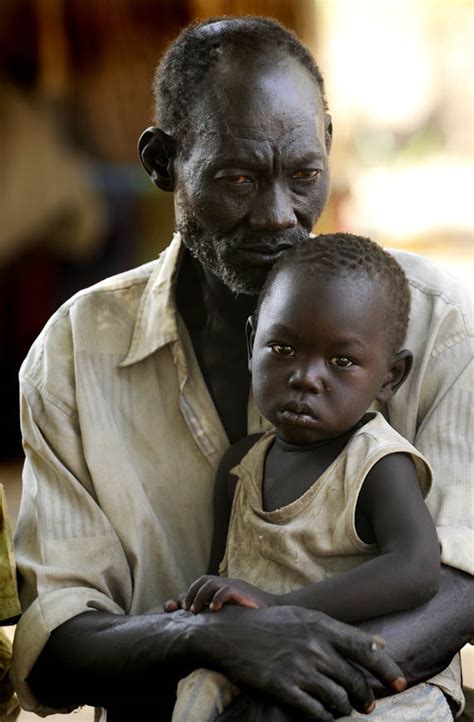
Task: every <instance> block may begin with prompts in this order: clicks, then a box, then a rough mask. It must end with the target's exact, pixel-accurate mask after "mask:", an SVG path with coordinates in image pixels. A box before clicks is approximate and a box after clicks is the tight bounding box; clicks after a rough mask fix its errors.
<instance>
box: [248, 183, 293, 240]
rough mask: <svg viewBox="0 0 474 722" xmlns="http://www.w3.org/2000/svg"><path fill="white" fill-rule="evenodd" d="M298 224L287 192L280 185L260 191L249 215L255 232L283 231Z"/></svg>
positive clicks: (276, 184)
mask: <svg viewBox="0 0 474 722" xmlns="http://www.w3.org/2000/svg"><path fill="white" fill-rule="evenodd" d="M297 223H298V219H297V218H296V215H295V212H294V209H293V205H292V203H291V198H290V196H289V193H288V191H287V190H286V189H285V188H283V187H282V185H281V184H280V183H274V184H272V185H271V186H269V187H267V188H265V189H262V191H261V192H260V193H259V194H258V196H257V198H256V202H255V205H254V207H253V209H252V212H251V214H250V225H251V227H252V228H253V229H254V230H256V231H283V230H286V229H287V228H294V227H295V226H296V224H297Z"/></svg>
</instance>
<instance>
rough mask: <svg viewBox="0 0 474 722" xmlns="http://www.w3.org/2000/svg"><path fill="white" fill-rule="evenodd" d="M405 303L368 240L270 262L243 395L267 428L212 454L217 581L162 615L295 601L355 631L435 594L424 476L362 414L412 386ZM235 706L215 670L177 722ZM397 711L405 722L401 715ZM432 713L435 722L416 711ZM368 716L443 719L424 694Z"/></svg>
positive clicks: (202, 679)
mask: <svg viewBox="0 0 474 722" xmlns="http://www.w3.org/2000/svg"><path fill="white" fill-rule="evenodd" d="M409 305H410V298H409V288H408V283H407V281H406V278H405V275H404V273H403V271H402V269H401V268H400V266H399V265H398V264H397V262H396V261H395V260H394V258H393V257H392V256H390V255H389V254H388V253H386V252H385V251H384V250H383V249H382V248H380V247H379V246H378V245H377V244H375V243H373V242H372V241H370V240H368V239H365V238H360V237H357V236H351V235H349V234H337V235H328V236H319V237H317V238H314V239H310V240H308V241H306V242H303V243H301V244H299V245H297V246H296V247H295V248H293V249H291V250H289V251H287V252H286V253H285V254H284V256H283V257H282V258H281V259H280V260H279V261H278V262H277V264H276V265H275V266H274V268H273V269H272V271H271V273H270V274H269V277H268V279H267V282H266V284H265V287H264V289H263V291H262V293H261V296H260V299H259V303H258V307H257V311H256V313H255V314H254V317H253V318H252V319H250V320H249V324H248V326H249V327H248V336H249V358H250V361H249V365H250V369H251V372H252V388H253V394H254V397H255V401H256V403H257V405H258V407H259V409H260V411H261V413H262V414H263V415H264V416H265V417H266V418H267V419H268V420H269V421H270V422H271V423H272V425H273V426H274V429H275V431H272V432H268V433H266V434H264V435H263V436H260V437H258V436H255V435H254V436H253V437H247V438H246V439H243V440H241V441H240V442H238V443H236V444H234V445H233V446H232V447H231V448H230V449H229V450H228V452H227V453H226V455H225V456H224V458H223V460H222V462H221V465H220V468H219V471H218V474H217V480H216V488H215V509H214V521H215V530H214V538H213V544H212V552H211V562H210V573H211V575H215V574H216V573H217V571H219V574H220V576H204V577H201V578H199V579H198V580H196V581H195V582H194V583H193V584H192V585H191V587H190V588H189V590H188V592H187V593H186V594H185V595H184V597H183V598H182V600H181V601H179V602H177V601H170V602H167V604H166V605H165V609H166V611H173V610H174V609H176V608H177V607H178V606H182V607H184V608H185V609H190V610H191V611H192V612H195V613H197V612H200V611H202V610H203V609H204V607H205V606H207V605H209V607H210V609H211V610H212V611H216V612H217V611H218V610H220V609H221V608H222V606H223V605H224V604H229V603H233V604H239V605H242V606H246V607H266V606H272V605H277V604H278V605H281V604H291V605H297V606H303V607H307V608H310V609H316V610H320V611H322V612H325V613H327V614H329V615H330V616H332V617H335V618H336V619H339V620H342V621H345V622H358V621H361V620H366V619H368V618H370V617H376V616H379V615H384V614H387V613H390V612H395V611H397V610H402V609H407V608H409V607H414V606H417V605H419V604H422V603H423V602H426V601H427V600H429V599H430V598H431V597H432V596H433V595H434V594H435V592H436V590H437V587H438V580H439V572H440V559H439V546H438V541H437V536H436V532H435V528H434V525H433V522H432V519H431V517H430V514H429V512H428V510H427V508H426V506H425V504H424V501H423V497H424V496H426V494H427V493H428V490H429V488H430V484H431V472H430V468H429V466H428V464H427V462H426V461H425V460H424V459H423V457H422V456H421V454H420V453H419V452H418V451H417V450H416V449H415V448H414V447H413V446H411V445H410V444H409V443H408V441H406V440H405V439H404V438H403V437H401V436H400V435H399V434H398V433H397V432H396V431H395V430H394V429H392V427H391V426H389V424H388V423H387V422H386V421H385V419H384V417H383V416H382V415H381V414H380V413H371V412H368V411H367V410H368V409H369V407H370V406H371V405H372V404H373V402H376V401H379V402H382V403H386V402H387V401H388V400H389V399H390V398H391V397H392V396H393V394H395V393H396V391H397V389H398V388H399V387H400V386H401V384H402V383H403V382H404V380H405V378H406V376H407V375H408V373H409V370H410V367H411V363H412V355H411V353H410V351H408V350H406V349H405V350H402V345H403V341H404V338H405V333H406V328H407V324H408V315H409ZM221 560H222V561H221ZM219 562H221V563H220V565H219ZM237 693H238V690H237V689H236V688H235V687H233V685H231V684H230V682H228V681H227V680H226V679H225V677H223V676H222V675H220V674H219V673H217V672H211V671H208V670H197V671H196V672H194V673H193V674H192V675H190V676H189V677H187V678H186V679H185V680H184V681H182V682H181V683H180V685H179V688H178V701H177V704H176V707H175V712H174V716H173V722H188V721H189V720H193V722H204V721H205V720H212V719H215V718H216V717H217V716H218V714H219V713H220V712H221V711H222V709H223V707H225V706H226V705H227V704H228V702H229V700H230V699H231V697H232V696H233V695H235V694H237ZM433 695H434V696H435V698H436V699H435V700H433ZM427 697H430V699H429V700H428V699H427ZM438 697H439V699H438ZM402 698H403V699H402ZM394 700H395V701H396V702H397V703H398V704H401V705H402V706H403V710H404V711H405V710H406V708H407V706H408V707H409V706H410V705H412V706H413V707H416V710H417V716H416V717H410V716H408V717H405V716H402V715H401V714H400V716H397V711H396V710H398V711H399V710H400V708H399V707H397V708H396V709H395V707H394V706H393V704H394ZM433 702H435V703H436V705H437V707H436V708H437V710H439V715H438V716H437V717H434V716H433V712H432V711H430V712H428V711H426V712H425V713H424V712H423V705H424V704H428V705H432V704H433ZM387 705H388V707H387ZM384 708H385V712H384ZM426 709H427V710H428V707H427V708H426ZM429 709H430V710H431V706H430V707H429ZM352 714H353V715H355V716H356V717H357V716H359V715H358V714H357V713H355V712H353V713H352ZM423 714H425V716H423ZM437 714H438V712H437ZM379 715H380V716H379ZM372 718H376V719H386V720H390V722H393V720H394V719H407V720H408V719H410V720H411V719H417V720H418V719H420V720H422V719H430V720H431V721H432V722H434V720H435V719H436V720H438V719H439V720H448V719H452V715H451V713H450V710H449V707H448V704H447V703H446V700H445V698H444V695H443V693H442V692H441V690H440V689H439V688H437V687H434V686H432V685H430V684H429V685H426V684H425V685H418V687H415V688H412V689H411V690H407V691H406V692H403V693H402V694H401V695H397V696H395V697H389V698H386V699H385V700H382V701H380V702H379V703H378V705H377V711H376V712H375V713H374V714H372ZM344 719H345V718H344Z"/></svg>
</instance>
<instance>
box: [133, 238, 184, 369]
mask: <svg viewBox="0 0 474 722" xmlns="http://www.w3.org/2000/svg"><path fill="white" fill-rule="evenodd" d="M183 253H184V246H183V243H182V241H181V236H180V234H179V233H175V235H174V236H173V240H172V241H171V243H170V245H169V246H168V247H167V248H166V250H165V251H163V253H162V254H161V256H160V260H159V262H158V263H157V264H156V266H155V268H154V270H153V272H152V274H151V276H150V278H149V279H148V282H147V284H146V286H145V290H144V292H143V295H142V298H141V300H140V305H139V307H138V311H137V316H136V319H135V325H134V328H133V334H132V340H131V343H130V347H129V349H128V352H127V355H126V356H125V358H124V359H123V361H121V362H120V364H119V366H120V367H124V366H130V365H131V364H134V363H137V361H142V360H143V359H144V358H146V357H147V356H149V355H150V354H152V353H153V352H154V351H157V350H158V349H159V348H162V347H163V346H165V345H166V344H168V343H171V342H172V341H177V340H178V311H177V308H176V300H175V287H176V278H177V275H178V271H179V267H180V265H181V260H182V257H183Z"/></svg>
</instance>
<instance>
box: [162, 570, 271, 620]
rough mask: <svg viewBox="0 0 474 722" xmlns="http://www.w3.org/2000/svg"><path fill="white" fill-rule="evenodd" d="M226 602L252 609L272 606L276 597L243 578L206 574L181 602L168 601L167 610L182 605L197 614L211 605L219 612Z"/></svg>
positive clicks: (192, 586) (190, 588)
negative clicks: (227, 577)
mask: <svg viewBox="0 0 474 722" xmlns="http://www.w3.org/2000/svg"><path fill="white" fill-rule="evenodd" d="M173 604H174V605H176V606H173ZM178 604H179V606H177V605H178ZM224 604H238V605H239V606H240V607H251V608H252V609H257V608H259V607H272V606H273V605H274V604H275V597H274V596H273V595H272V594H268V593H267V592H263V591H262V590H261V589H257V587H254V586H253V585H252V584H248V583H247V582H244V581H242V580H241V579H226V578H225V577H215V576H211V575H206V576H203V577H199V579H196V581H195V582H193V584H191V586H190V587H189V589H188V591H187V592H186V594H185V595H184V596H183V597H182V598H181V599H180V600H179V602H176V601H175V602H171V601H170V602H166V604H165V610H166V611H174V610H175V609H178V608H179V607H181V608H182V609H189V610H190V611H191V612H194V614H197V613H198V612H202V610H203V609H204V607H206V606H209V609H210V610H211V611H212V612H218V611H219V610H220V609H222V607H223V606H224Z"/></svg>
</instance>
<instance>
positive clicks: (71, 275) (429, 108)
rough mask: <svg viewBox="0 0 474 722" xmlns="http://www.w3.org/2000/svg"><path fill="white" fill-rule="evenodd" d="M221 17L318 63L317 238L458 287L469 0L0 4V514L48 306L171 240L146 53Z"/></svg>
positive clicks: (49, 0) (464, 247) (464, 237)
mask: <svg viewBox="0 0 474 722" xmlns="http://www.w3.org/2000/svg"><path fill="white" fill-rule="evenodd" d="M221 14H229V15H243V14H257V15H269V16H272V17H274V18H277V19H278V20H280V21H282V22H283V23H284V24H286V25H287V26H288V27H290V28H292V29H294V30H295V31H296V32H297V34H298V35H299V36H300V37H301V38H302V40H303V41H304V42H305V43H306V44H307V45H308V46H309V48H310V49H311V50H312V52H313V53H314V55H315V57H316V59H317V61H318V63H319V65H320V67H321V70H322V72H323V75H324V77H325V80H326V89H327V95H328V100H329V106H330V109H331V111H332V114H333V119H334V132H335V135H334V145H333V150H332V153H331V156H332V175H333V185H332V196H331V199H330V202H329V205H328V209H327V211H326V213H325V215H324V217H323V219H322V220H321V221H320V223H319V224H318V226H317V230H319V231H321V232H323V231H325V232H328V231H334V230H346V231H353V232H358V233H362V234H365V235H370V236H371V237H373V238H374V240H377V241H378V242H379V243H382V245H384V246H389V247H390V246H392V247H393V246H398V247H404V248H407V249H409V250H414V251H416V252H418V253H422V254H425V255H428V256H431V257H432V258H433V259H434V260H437V261H439V262H440V263H441V264H442V265H443V266H444V267H445V268H447V269H448V270H450V271H451V272H452V273H453V274H455V275H457V276H458V277H459V278H460V279H461V280H462V281H464V282H466V283H468V284H469V283H471V275H472V271H473V228H474V225H473V214H474V212H473V203H472V190H473V187H474V183H473V169H472V159H473V129H474V123H473V115H474V87H473V86H474V73H473V56H474V52H473V51H474V48H473V45H474V4H473V3H472V2H471V1H470V0H99V1H98V0H0V163H1V171H0V408H1V414H0V462H1V464H0V479H1V480H2V481H3V482H4V483H5V486H6V488H7V493H8V494H9V496H10V497H11V506H12V516H13V517H15V515H16V508H17V503H18V502H17V497H18V493H19V482H18V474H19V464H20V463H21V447H20V436H19V427H18V422H17V416H18V410H17V407H18V400H17V399H18V386H17V373H18V368H19V365H20V363H21V361H22V359H23V358H24V356H25V354H26V352H27V350H28V348H29V346H30V345H31V343H32V342H33V340H34V339H35V337H36V336H37V335H38V333H39V331H40V330H41V328H42V326H43V325H44V323H45V322H46V320H47V319H48V317H49V316H50V315H51V313H52V312H53V311H54V310H55V309H56V308H57V307H58V306H59V305H60V303H61V302H62V301H63V300H65V299H66V298H67V297H69V296H70V295H71V294H72V293H74V292H75V291H76V290H77V289H79V288H82V287H84V286H86V285H89V284H91V283H94V282H95V281H96V280H99V279H101V278H104V277H106V276H108V275H110V274H112V273H117V272H119V271H121V270H124V269H126V268H129V267H132V266H134V265H137V264H139V263H142V262H145V261H147V260H150V259H152V258H153V257H154V256H156V254H157V253H158V252H159V251H160V250H161V249H163V248H164V247H165V246H166V245H167V243H168V242H169V240H170V238H171V234H172V232H173V207H172V197H171V195H169V194H166V193H163V192H160V191H158V190H157V189H156V188H155V187H154V186H153V185H152V184H151V182H150V181H149V179H148V177H147V176H146V175H145V173H144V171H142V169H141V166H140V164H139V161H138V158H137V154H136V142H137V138H138V136H139V134H140V132H141V130H143V129H144V128H145V127H146V126H147V125H149V124H151V122H152V104H153V98H152V93H151V82H152V78H153V74H154V68H155V66H156V64H157V60H158V58H159V56H160V54H161V53H162V51H163V50H164V48H165V47H166V46H167V44H168V43H169V42H170V41H171V40H172V39H173V38H174V37H175V36H176V34H177V33H178V31H179V30H180V28H182V27H183V26H185V25H186V24H187V23H188V22H190V21H191V20H193V19H195V18H198V17H199V18H205V17H209V16H212V15H221ZM25 719H26V717H25Z"/></svg>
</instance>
